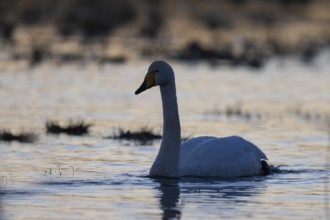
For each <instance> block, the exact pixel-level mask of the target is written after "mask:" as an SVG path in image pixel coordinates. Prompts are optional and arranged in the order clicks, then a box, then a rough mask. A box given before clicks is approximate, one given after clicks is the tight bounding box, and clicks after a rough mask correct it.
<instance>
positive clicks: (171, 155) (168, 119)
mask: <svg viewBox="0 0 330 220" xmlns="http://www.w3.org/2000/svg"><path fill="white" fill-rule="evenodd" d="M156 85H159V86H160V91H161V97H162V104H163V120H164V125H163V140H162V143H161V146H160V149H159V153H158V155H157V158H156V159H155V162H154V163H153V165H152V167H151V169H150V176H165V177H180V176H197V177H221V178H229V177H241V176H252V175H260V174H263V173H264V172H265V169H266V168H267V163H266V162H265V160H267V157H266V155H265V154H264V153H263V152H262V151H261V150H260V149H259V148H258V147H257V146H255V145H254V144H252V143H250V142H248V141H246V140H245V139H243V138H241V137H238V136H231V137H224V138H216V137H209V136H203V137H197V138H192V139H190V140H188V141H186V142H183V143H182V144H181V128H180V119H179V113H178V105H177V98H176V88H175V78H174V72H173V70H172V68H171V66H170V65H169V64H167V63H166V62H164V61H155V62H153V63H152V64H151V65H150V67H149V70H148V73H147V75H146V77H145V80H144V82H143V83H142V85H141V86H140V88H139V89H138V90H136V92H135V94H139V93H141V92H143V91H145V90H146V89H149V88H151V87H153V86H156Z"/></svg>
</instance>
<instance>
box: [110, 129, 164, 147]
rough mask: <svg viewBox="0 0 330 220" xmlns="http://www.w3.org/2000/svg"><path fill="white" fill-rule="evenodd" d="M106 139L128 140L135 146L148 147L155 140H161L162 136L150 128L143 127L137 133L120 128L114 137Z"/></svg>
mask: <svg viewBox="0 0 330 220" xmlns="http://www.w3.org/2000/svg"><path fill="white" fill-rule="evenodd" d="M105 138H110V139H117V140H127V141H133V142H134V143H135V144H141V145H147V144H151V143H152V142H153V141H155V140H159V139H161V138H162V136H161V135H160V134H157V133H155V132H154V131H153V129H151V128H149V127H148V126H143V127H141V128H140V129H138V130H136V131H131V130H125V129H123V128H118V129H117V130H116V131H115V132H114V134H113V135H111V136H108V137H105Z"/></svg>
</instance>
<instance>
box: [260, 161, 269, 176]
mask: <svg viewBox="0 0 330 220" xmlns="http://www.w3.org/2000/svg"><path fill="white" fill-rule="evenodd" d="M260 162H261V170H262V174H263V175H268V174H270V168H269V165H268V162H267V160H260Z"/></svg>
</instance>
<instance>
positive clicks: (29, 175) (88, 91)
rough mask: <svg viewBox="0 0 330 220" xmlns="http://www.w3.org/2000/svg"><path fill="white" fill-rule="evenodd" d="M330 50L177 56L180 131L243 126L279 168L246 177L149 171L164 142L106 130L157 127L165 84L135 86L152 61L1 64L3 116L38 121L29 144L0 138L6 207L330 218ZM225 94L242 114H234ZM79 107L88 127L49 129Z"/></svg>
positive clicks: (15, 215)
mask: <svg viewBox="0 0 330 220" xmlns="http://www.w3.org/2000/svg"><path fill="white" fill-rule="evenodd" d="M328 58H329V54H325V55H322V57H320V58H319V59H318V61H317V62H316V63H315V64H314V65H311V66H306V65H304V64H302V63H300V62H299V61H297V60H294V59H290V60H289V61H284V60H276V59H274V60H273V61H271V62H270V63H269V64H268V65H267V66H266V68H265V69H262V70H260V71H255V70H251V69H245V68H236V69H234V68H229V67H219V68H216V67H211V66H208V65H207V64H199V65H188V64H180V63H175V62H174V63H173V66H174V68H175V70H176V81H177V89H178V102H179V108H180V113H181V126H182V133H183V135H184V136H191V137H192V136H198V135H206V134H208V135H216V136H227V135H233V134H236V135H241V136H243V137H245V138H246V139H248V140H250V141H252V142H254V143H255V144H256V145H258V146H260V147H261V148H262V150H263V151H264V152H265V153H266V154H267V155H268V158H269V159H270V163H272V164H275V165H282V167H281V169H282V171H281V172H279V173H275V174H272V175H269V176H258V177H250V178H240V179H229V180H221V179H197V178H183V179H179V180H171V179H151V178H148V177H147V174H148V171H149V168H150V166H151V164H152V162H153V160H154V158H155V156H156V154H157V152H158V146H159V144H160V142H157V141H156V142H154V143H152V144H149V145H147V146H143V145H139V144H137V145H136V144H134V143H129V142H126V141H118V140H111V139H104V138H103V137H104V136H108V135H111V134H112V133H113V131H114V129H116V128H118V127H122V128H125V129H133V130H134V129H137V128H140V127H142V126H145V125H148V126H149V127H152V128H154V130H155V131H157V132H160V131H161V128H162V122H161V120H160V119H161V102H160V97H159V92H158V89H155V88H154V89H152V90H148V91H147V92H145V93H143V94H141V95H140V96H135V95H134V94H133V93H134V91H135V89H136V88H137V87H138V86H139V85H140V83H141V82H142V79H143V77H144V73H145V72H146V70H147V67H148V65H149V63H148V62H146V61H141V62H138V61H131V62H130V63H127V64H125V65H119V66H97V65H93V64H87V65H79V66H75V65H72V66H70V65H66V66H56V65H53V64H43V65H42V66H40V67H38V68H35V69H28V68H25V67H22V66H10V65H8V66H3V67H2V68H1V69H0V71H1V74H0V103H1V109H0V125H1V126H0V128H8V129H11V130H12V131H21V130H22V129H25V130H33V131H35V132H36V133H38V134H40V137H39V140H38V141H37V142H35V143H33V144H20V143H16V142H12V143H7V142H0V152H1V154H0V161H1V163H0V172H1V173H0V174H1V180H0V181H1V182H0V183H1V188H0V190H1V191H0V193H1V194H0V196H1V197H0V210H1V215H0V218H1V219H161V218H163V219H170V218H178V219H179V218H181V219H266V218H267V219H325V218H326V216H325V210H326V207H325V204H326V201H325V199H327V198H326V194H325V191H326V190H327V189H329V188H327V187H329V186H327V185H326V177H327V171H326V169H325V163H326V160H325V157H326V156H325V155H326V148H327V146H328V136H327V131H326V123H325V122H326V118H327V115H328V114H329V113H330V109H329V101H330V87H329V84H330V74H329V69H330V67H329V64H328V63H327V61H326V60H328ZM228 106H239V108H241V109H242V111H243V112H244V114H241V115H238V116H233V117H228V116H226V114H225V111H226V108H227V107H228ZM70 118H83V119H85V120H86V121H87V122H92V123H93V124H94V126H93V127H92V131H91V134H90V135H88V136H85V137H70V136H66V135H59V136H55V135H46V134H45V129H44V125H45V121H46V120H47V119H55V120H59V121H61V122H65V121H68V119H70Z"/></svg>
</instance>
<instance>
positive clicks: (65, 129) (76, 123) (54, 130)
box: [46, 119, 92, 136]
mask: <svg viewBox="0 0 330 220" xmlns="http://www.w3.org/2000/svg"><path fill="white" fill-rule="evenodd" d="M91 126H92V124H91V123H86V122H85V121H84V120H72V119H71V120H69V122H68V124H67V125H65V126H62V125H60V124H59V122H58V121H51V120H48V121H47V122H46V132H47V133H48V134H67V135H75V136H81V135H85V134H88V133H89V128H90V127H91Z"/></svg>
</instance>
